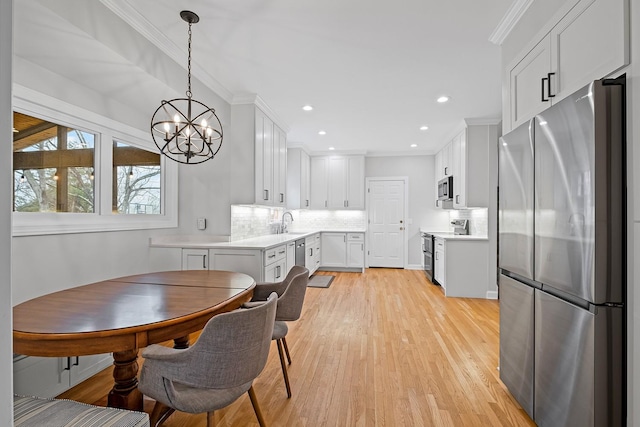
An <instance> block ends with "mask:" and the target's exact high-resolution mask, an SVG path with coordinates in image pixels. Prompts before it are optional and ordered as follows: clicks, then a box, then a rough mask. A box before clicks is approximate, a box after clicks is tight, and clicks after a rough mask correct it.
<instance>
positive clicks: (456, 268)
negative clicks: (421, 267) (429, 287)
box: [435, 238, 495, 298]
mask: <svg viewBox="0 0 640 427" xmlns="http://www.w3.org/2000/svg"><path fill="white" fill-rule="evenodd" d="M435 246H436V247H435V276H436V277H435V278H436V280H437V281H438V283H440V285H441V286H442V288H443V289H444V294H445V296H447V297H461V298H489V297H490V294H493V293H495V292H490V291H489V288H490V287H489V269H490V268H495V263H494V264H493V265H492V264H491V262H490V258H491V257H490V255H489V241H488V240H464V239H439V238H436V243H435ZM494 261H495V259H494Z"/></svg>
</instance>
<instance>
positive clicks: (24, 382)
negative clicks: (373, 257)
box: [13, 354, 113, 398]
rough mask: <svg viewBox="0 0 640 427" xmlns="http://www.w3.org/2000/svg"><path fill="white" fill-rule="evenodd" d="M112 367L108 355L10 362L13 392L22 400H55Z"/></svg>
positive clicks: (18, 358) (30, 357)
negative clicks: (29, 397)
mask: <svg viewBox="0 0 640 427" xmlns="http://www.w3.org/2000/svg"><path fill="white" fill-rule="evenodd" d="M112 363H113V359H112V357H111V354H96V355H91V356H74V357H34V356H16V357H14V361H13V392H14V393H16V394H20V395H23V396H39V397H46V398H50V397H55V396H57V395H59V394H60V393H62V392H64V391H66V390H68V389H70V388H71V387H73V386H75V385H77V384H79V383H81V382H82V381H84V380H86V379H87V378H89V377H91V376H92V375H94V374H96V373H98V372H100V371H101V370H103V369H105V368H106V367H108V366H109V365H111V364H112Z"/></svg>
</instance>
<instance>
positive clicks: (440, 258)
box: [433, 239, 447, 289]
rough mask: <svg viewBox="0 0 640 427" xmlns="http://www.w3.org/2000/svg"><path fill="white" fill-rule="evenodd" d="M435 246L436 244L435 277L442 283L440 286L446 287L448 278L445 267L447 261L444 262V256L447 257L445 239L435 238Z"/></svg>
mask: <svg viewBox="0 0 640 427" xmlns="http://www.w3.org/2000/svg"><path fill="white" fill-rule="evenodd" d="M434 246H435V247H434V250H433V252H434V261H433V262H434V264H435V266H434V267H435V268H434V278H435V279H436V282H438V283H439V284H440V286H442V287H443V288H444V289H446V287H447V285H446V278H445V274H446V269H445V262H444V257H445V252H444V239H435V245H434Z"/></svg>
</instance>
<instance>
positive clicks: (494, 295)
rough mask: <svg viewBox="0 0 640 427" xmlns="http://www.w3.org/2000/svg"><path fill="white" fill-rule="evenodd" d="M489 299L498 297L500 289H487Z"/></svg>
mask: <svg viewBox="0 0 640 427" xmlns="http://www.w3.org/2000/svg"><path fill="white" fill-rule="evenodd" d="M487 299H498V291H487Z"/></svg>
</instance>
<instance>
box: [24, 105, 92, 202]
mask: <svg viewBox="0 0 640 427" xmlns="http://www.w3.org/2000/svg"><path fill="white" fill-rule="evenodd" d="M13 128H14V133H13V174H14V180H13V182H14V200H13V210H14V211H18V212H77V213H92V212H94V188H93V177H94V176H93V170H94V147H95V139H96V136H95V135H94V134H92V133H90V132H86V131H82V130H78V129H72V128H69V127H66V126H61V125H58V124H55V123H51V122H49V121H46V120H42V119H37V118H35V117H31V116H28V115H25V114H20V113H14V114H13Z"/></svg>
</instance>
